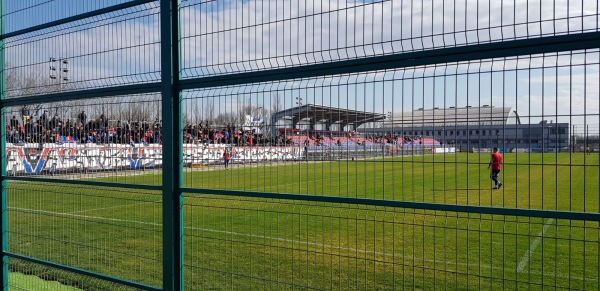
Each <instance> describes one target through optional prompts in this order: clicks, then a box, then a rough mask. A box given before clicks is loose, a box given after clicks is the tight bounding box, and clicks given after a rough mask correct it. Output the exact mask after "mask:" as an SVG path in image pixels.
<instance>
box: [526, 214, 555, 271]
mask: <svg viewBox="0 0 600 291" xmlns="http://www.w3.org/2000/svg"><path fill="white" fill-rule="evenodd" d="M553 222H554V218H548V220H546V223H544V227H543V228H542V230H540V232H539V233H538V235H537V237H536V238H535V240H534V241H533V243H531V246H529V251H528V252H526V253H525V255H524V256H523V259H521V262H519V265H518V266H517V274H520V273H521V272H523V270H524V269H525V266H527V264H528V263H529V258H530V257H531V254H533V252H535V249H537V247H538V245H539V244H540V242H541V241H542V238H543V237H544V234H546V231H547V230H548V228H550V225H552V223H553Z"/></svg>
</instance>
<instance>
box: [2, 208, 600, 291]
mask: <svg viewBox="0 0 600 291" xmlns="http://www.w3.org/2000/svg"><path fill="white" fill-rule="evenodd" d="M8 209H14V210H21V211H29V212H37V213H47V214H54V215H63V216H70V217H78V218H88V219H97V220H106V221H117V222H127V223H134V224H141V225H150V226H161V227H162V224H160V223H152V222H143V221H137V220H129V219H119V218H108V217H100V216H90V215H81V214H73V213H65V212H54V211H48V210H38V209H28V208H19V207H8ZM549 220H551V219H549ZM550 223H551V222H550ZM185 229H191V230H200V231H206V232H213V233H223V234H230V235H238V236H246V237H256V238H261V239H266V240H276V241H281V242H286V243H297V244H303V245H311V246H317V247H323V248H328V249H331V250H336V249H337V250H344V251H348V252H355V253H356V252H357V253H363V254H375V255H381V256H386V257H395V258H401V259H408V260H415V261H423V262H427V263H434V264H443V263H445V264H447V265H460V266H479V267H482V268H486V269H496V270H506V271H514V269H509V268H503V267H496V266H491V265H484V264H477V263H461V262H452V261H443V260H433V259H425V258H419V257H413V256H405V255H402V254H392V253H385V252H376V251H367V250H362V249H355V248H350V247H342V246H334V245H329V244H322V243H315V242H308V241H302V240H293V239H287V238H281V237H272V236H265V235H259V234H250V233H241V232H235V231H227V230H218V229H210V228H201V227H189V226H188V227H185ZM332 255H335V254H332ZM446 271H452V272H454V271H456V270H449V269H446ZM529 273H530V274H531V275H543V276H549V277H552V276H555V277H557V278H561V279H573V280H578V281H595V280H597V279H598V278H582V277H576V276H562V275H558V274H551V273H546V272H544V273H542V272H536V271H532V272H529Z"/></svg>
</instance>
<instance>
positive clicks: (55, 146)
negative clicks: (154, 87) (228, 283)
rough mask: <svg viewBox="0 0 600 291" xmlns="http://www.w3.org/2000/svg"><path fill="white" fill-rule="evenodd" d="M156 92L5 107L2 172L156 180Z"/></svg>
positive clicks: (158, 123)
mask: <svg viewBox="0 0 600 291" xmlns="http://www.w3.org/2000/svg"><path fill="white" fill-rule="evenodd" d="M159 104H160V96H159V95H157V94H143V95H142V94H140V95H126V96H114V97H110V98H97V99H88V100H72V101H62V102H55V103H40V104H25V105H23V106H19V107H10V108H7V109H6V115H5V122H6V125H7V131H6V136H5V137H4V138H5V141H6V145H7V164H6V171H7V173H8V175H10V176H14V177H40V178H53V179H62V180H65V179H67V180H94V181H106V182H118V183H130V184H147V185H160V184H161V181H160V178H159V176H158V175H147V174H149V173H155V174H158V173H160V168H161V167H162V148H161V136H162V120H161V113H160V105H159Z"/></svg>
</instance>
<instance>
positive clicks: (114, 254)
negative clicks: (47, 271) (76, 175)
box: [7, 182, 162, 289]
mask: <svg viewBox="0 0 600 291" xmlns="http://www.w3.org/2000/svg"><path fill="white" fill-rule="evenodd" d="M7 192H8V219H9V225H10V227H9V236H10V238H11V240H10V243H9V250H10V252H12V253H15V254H19V255H23V256H30V257H34V258H37V259H41V260H44V261H50V262H54V263H57V264H62V265H67V266H71V267H76V268H81V269H85V270H91V271H95V272H99V273H102V274H107V275H111V276H115V277H120V278H124V279H128V280H132V281H138V282H143V283H146V284H149V285H157V286H160V285H161V281H160V274H161V272H162V268H161V262H162V258H161V256H162V252H161V250H162V236H161V234H162V224H161V211H162V208H161V196H160V193H157V192H149V191H135V190H131V189H118V188H107V187H94V188H92V187H89V186H88V187H81V186H76V185H60V184H53V183H36V182H26V183H19V182H15V183H11V185H10V186H9V188H8V190H7ZM20 262H21V261H19V260H17V261H15V262H14V263H13V262H12V261H11V266H12V267H13V268H15V269H18V268H19V266H21V264H20ZM38 269H39V268H38ZM26 270H27V269H26ZM40 270H43V268H42V269H40ZM38 272H42V271H39V270H38ZM38 274H39V273H38ZM83 289H86V288H83Z"/></svg>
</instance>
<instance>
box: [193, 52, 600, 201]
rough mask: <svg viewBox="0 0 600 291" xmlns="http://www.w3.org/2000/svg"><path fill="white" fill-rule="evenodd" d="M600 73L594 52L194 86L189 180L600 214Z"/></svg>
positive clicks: (209, 184)
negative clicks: (494, 175)
mask: <svg viewBox="0 0 600 291" xmlns="http://www.w3.org/2000/svg"><path fill="white" fill-rule="evenodd" d="M598 69H599V53H598V51H597V50H588V51H575V52H564V53H560V54H556V53H554V54H544V55H532V56H526V57H515V58H503V59H490V60H480V61H470V62H459V63H448V64H437V65H432V66H423V67H415V68H406V69H398V70H387V71H376V72H367V73H363V74H351V75H334V76H323V77H319V78H307V79H298V80H291V81H280V82H270V83H253V84H246V85H236V86H226V87H217V88H207V89H201V90H190V91H184V92H183V99H184V100H183V106H184V117H183V119H184V128H183V135H184V146H185V147H184V152H185V158H184V163H185V164H184V167H186V168H185V171H186V175H185V184H186V186H188V187H191V188H216V189H221V190H240V191H253V192H270V193H299V194H309V195H319V196H339V197H353V198H369V199H383V200H401V201H415V202H430V203H446V204H455V205H456V204H459V205H477V206H498V207H509V208H527V209H544V210H573V211H588V212H597V210H598V191H599V190H598V185H597V183H596V180H597V177H598V169H599V165H600V164H599V161H598V157H597V155H584V154H582V152H584V150H585V149H586V148H587V147H588V146H589V148H590V151H591V150H593V149H594V148H595V147H596V148H597V146H598V145H597V130H596V128H598V122H599V121H600V115H599V114H598V113H599V111H598V102H597V100H598V99H600V95H599V93H598V92H599V90H598V84H597V82H595V77H597V72H598ZM591 72H595V73H591ZM590 73H591V74H590ZM557 80H560V81H557ZM564 92H568V93H569V94H570V95H567V94H565V93H564ZM583 124H585V125H583ZM590 127H591V130H590ZM574 128H579V129H578V130H576V131H574V130H573V129H574ZM577 137H579V138H578V139H579V141H578V142H577ZM493 148H498V150H499V152H501V153H503V154H504V157H503V158H504V160H503V161H502V165H501V167H502V171H501V172H500V175H499V176H500V181H504V182H503V186H501V187H503V188H500V189H499V190H498V189H494V187H496V186H495V185H494V184H493V183H494V181H493V180H492V179H490V173H491V171H492V170H493V169H490V166H491V164H490V156H491V154H492V149H493ZM229 170H231V171H229ZM496 185H497V184H496Z"/></svg>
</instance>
